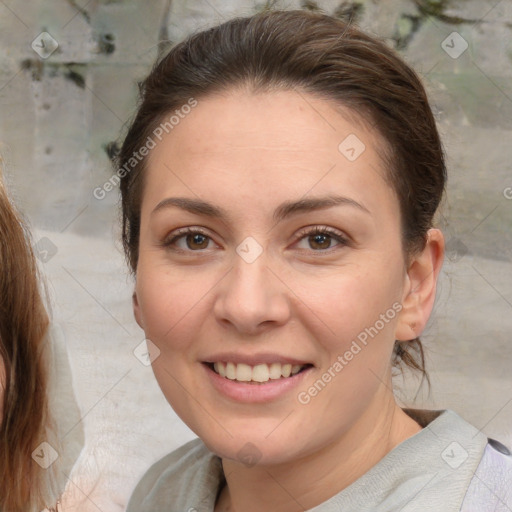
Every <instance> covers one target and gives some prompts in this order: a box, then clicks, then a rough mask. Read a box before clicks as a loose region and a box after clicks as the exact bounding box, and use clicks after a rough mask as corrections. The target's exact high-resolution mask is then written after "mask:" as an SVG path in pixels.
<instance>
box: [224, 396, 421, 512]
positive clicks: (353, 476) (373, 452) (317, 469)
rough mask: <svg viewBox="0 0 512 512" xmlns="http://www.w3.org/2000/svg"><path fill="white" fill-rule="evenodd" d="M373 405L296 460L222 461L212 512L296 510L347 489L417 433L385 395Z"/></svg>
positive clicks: (282, 511) (410, 420)
mask: <svg viewBox="0 0 512 512" xmlns="http://www.w3.org/2000/svg"><path fill="white" fill-rule="evenodd" d="M379 401H380V404H379V405H378V408H375V407H370V408H368V409H367V410H366V411H365V412H364V414H363V415H362V416H361V417H359V418H358V419H357V421H356V422H355V423H354V424H353V425H352V426H351V427H350V429H349V430H348V431H347V432H346V433H344V434H343V435H342V436H341V437H340V438H339V439H337V440H336V441H335V442H333V443H331V444H329V445H327V446H325V447H323V448H322V449H321V450H320V451H317V452H315V453H314V454H312V455H308V456H307V457H303V458H301V459H300V460H298V459H295V460H293V461H290V462H287V463H283V464H279V465H272V466H264V467H262V466H254V467H250V468H248V467H245V466H243V465H241V464H240V463H238V462H236V461H233V460H228V459H223V460H222V465H223V470H224V474H225V477H226V486H225V487H224V488H223V489H222V491H221V493H220V495H219V499H218V501H217V505H216V507H215V512H241V511H244V512H261V511H266V510H272V511H274V512H298V511H303V510H308V509H310V508H313V507H315V506H317V505H319V504H321V503H323V502H324V501H326V500H327V499H329V498H330V497H332V496H334V495H336V494H337V493H339V492H340V491H342V490H343V489H345V488H346V487H348V486H349V485H350V484H351V483H353V482H354V481H356V480H357V479H358V478H359V477H361V476H362V475H363V474H364V473H366V472H367V471H368V470H369V469H370V468H372V467H373V466H374V465H375V464H377V462H379V460H381V459H382V458H383V457H384V456H385V455H386V454H387V453H389V452H390V451H391V450H392V449H393V448H395V446H397V445H398V444H400V443H401V442H402V441H405V439H407V438H409V437H411V436H412V435H414V434H416V433H417V432H419V431H420V430H421V427H420V426H419V425H418V424H417V423H416V422H415V421H414V420H413V419H412V418H410V417H409V416H407V414H405V413H404V412H403V411H402V409H401V408H400V407H398V405H397V404H396V402H395V400H394V397H393V395H392V394H391V393H387V396H386V401H385V402H383V401H382V396H380V397H379ZM379 401H376V403H378V402H379ZM383 403H386V406H385V407H383V406H382V404H383Z"/></svg>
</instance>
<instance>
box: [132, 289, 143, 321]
mask: <svg viewBox="0 0 512 512" xmlns="http://www.w3.org/2000/svg"><path fill="white" fill-rule="evenodd" d="M132 307H133V316H134V317H135V321H136V322H137V324H138V325H139V327H140V328H141V329H142V330H144V324H143V322H142V314H141V311H140V306H139V298H138V297H137V291H136V290H134V292H133V294H132Z"/></svg>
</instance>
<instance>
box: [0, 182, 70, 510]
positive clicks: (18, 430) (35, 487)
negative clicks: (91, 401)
mask: <svg viewBox="0 0 512 512" xmlns="http://www.w3.org/2000/svg"><path fill="white" fill-rule="evenodd" d="M0 240H1V243H0V268H1V272H0V291H1V292H0V370H1V371H0V422H1V423H0V443H1V446H0V510H1V511H2V512H18V511H20V512H21V511H22V512H32V511H34V512H38V511H40V510H42V509H43V508H45V507H50V509H51V510H55V507H56V500H57V495H58V492H57V488H58V483H59V482H58V480H59V479H58V478H57V466H58V463H56V460H57V459H58V458H59V457H61V456H62V453H61V450H60V445H59V443H58V439H57V436H56V434H55V425H54V421H53V417H52V414H51V413H50V407H49V403H50V400H49V393H48V391H49V388H50V384H51V379H50V375H49V372H48V368H49V365H50V364H51V363H52V361H53V357H54V351H53V350H52V349H51V348H50V347H49V346H48V340H49V339H50V337H51V336H50V333H51V328H50V326H49V318H48V314H47V312H46V309H45V306H44V302H43V295H42V290H41V287H40V281H39V279H38V271H37V265H36V263H35V258H34V254H33V252H32V248H31V244H30V234H29V232H28V230H27V228H26V226H25V224H24V222H23V220H22V219H21V217H20V216H19V214H18V213H17V212H16V210H15V208H14V206H13V205H12V204H11V202H10V201H9V198H8V195H7V191H6V189H5V187H4V184H3V181H2V176H1V174H0ZM59 454H60V455H59Z"/></svg>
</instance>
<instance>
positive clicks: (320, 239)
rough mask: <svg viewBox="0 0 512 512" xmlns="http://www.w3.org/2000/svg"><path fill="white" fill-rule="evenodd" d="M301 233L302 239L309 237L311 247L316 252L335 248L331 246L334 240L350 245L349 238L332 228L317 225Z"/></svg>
mask: <svg viewBox="0 0 512 512" xmlns="http://www.w3.org/2000/svg"><path fill="white" fill-rule="evenodd" d="M301 235H302V236H301V237H300V241H302V240H304V239H307V241H308V246H309V248H310V249H313V250H314V252H326V251H328V250H329V249H334V247H333V246H331V243H332V241H333V240H334V241H336V242H338V245H339V246H341V247H343V246H345V245H348V241H347V239H346V238H345V237H344V236H343V235H342V234H341V233H339V232H338V231H335V230H333V229H332V228H327V227H325V228H323V227H315V228H313V229H309V230H304V231H302V233H301Z"/></svg>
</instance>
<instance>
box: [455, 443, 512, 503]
mask: <svg viewBox="0 0 512 512" xmlns="http://www.w3.org/2000/svg"><path fill="white" fill-rule="evenodd" d="M475 507H476V508H475ZM476 509H477V510H479V511H480V512H487V511H489V512H490V511H492V512H502V511H503V512H505V511H510V510H512V453H511V451H510V450H509V448H507V447H506V446H505V445H504V444H502V443H500V442H499V441H496V440H495V439H492V438H488V442H487V445H486V447H485V451H484V453H483V455H482V459H481V460H480V464H479V465H478V467H477V469H476V471H475V474H474V476H473V478H472V480H471V482H470V484H469V487H468V491H467V493H466V496H465V498H464V503H463V507H462V509H461V512H471V511H472V510H476Z"/></svg>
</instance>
